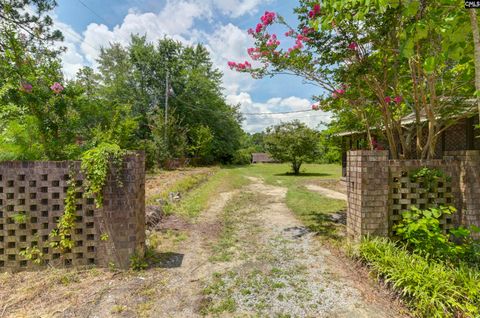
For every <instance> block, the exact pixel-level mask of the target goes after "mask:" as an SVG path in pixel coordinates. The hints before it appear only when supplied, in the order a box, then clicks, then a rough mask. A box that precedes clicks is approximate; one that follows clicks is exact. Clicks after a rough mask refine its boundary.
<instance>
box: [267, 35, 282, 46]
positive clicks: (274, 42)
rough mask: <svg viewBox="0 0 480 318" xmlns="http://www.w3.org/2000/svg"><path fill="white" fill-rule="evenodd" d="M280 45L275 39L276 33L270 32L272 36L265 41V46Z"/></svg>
mask: <svg viewBox="0 0 480 318" xmlns="http://www.w3.org/2000/svg"><path fill="white" fill-rule="evenodd" d="M279 45H280V41H278V40H277V35H276V34H272V36H271V37H270V39H269V40H268V42H267V46H275V47H277V46H279Z"/></svg>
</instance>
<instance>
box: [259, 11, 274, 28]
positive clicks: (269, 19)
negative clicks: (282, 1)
mask: <svg viewBox="0 0 480 318" xmlns="http://www.w3.org/2000/svg"><path fill="white" fill-rule="evenodd" d="M275 18H276V14H275V12H269V11H265V14H264V15H263V16H262V17H261V18H260V20H261V21H262V24H263V25H264V26H267V25H270V24H272V23H273V21H274V20H275Z"/></svg>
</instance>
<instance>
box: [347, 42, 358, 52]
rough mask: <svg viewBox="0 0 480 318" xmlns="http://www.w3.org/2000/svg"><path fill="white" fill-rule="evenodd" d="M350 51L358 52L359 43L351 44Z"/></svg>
mask: <svg viewBox="0 0 480 318" xmlns="http://www.w3.org/2000/svg"><path fill="white" fill-rule="evenodd" d="M348 49H349V50H352V51H356V50H358V44H357V42H352V43H350V44H349V45H348Z"/></svg>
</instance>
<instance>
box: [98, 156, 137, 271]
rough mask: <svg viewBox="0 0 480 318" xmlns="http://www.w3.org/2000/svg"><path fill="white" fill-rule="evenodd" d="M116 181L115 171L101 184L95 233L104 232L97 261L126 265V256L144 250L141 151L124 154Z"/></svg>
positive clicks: (127, 263) (105, 263) (121, 266)
mask: <svg viewBox="0 0 480 318" xmlns="http://www.w3.org/2000/svg"><path fill="white" fill-rule="evenodd" d="M122 170H123V171H121V172H120V175H121V182H122V184H121V186H119V185H118V183H117V179H116V175H115V172H114V173H111V174H110V175H109V179H108V182H107V185H106V186H105V188H104V193H103V194H104V204H103V208H102V209H101V215H99V217H98V219H97V223H99V227H98V230H99V233H98V235H99V236H101V235H102V234H106V235H108V239H106V240H104V241H101V242H100V243H99V247H98V253H97V255H98V263H99V265H100V266H108V265H109V264H110V263H113V264H114V265H115V266H116V267H120V268H128V267H129V266H130V257H131V256H132V255H134V254H138V255H140V256H143V254H144V250H145V154H144V153H136V154H131V155H128V156H126V158H125V161H124V168H123V169H122Z"/></svg>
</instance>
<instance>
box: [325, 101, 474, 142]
mask: <svg viewBox="0 0 480 318" xmlns="http://www.w3.org/2000/svg"><path fill="white" fill-rule="evenodd" d="M468 102H470V103H473V102H472V100H468ZM476 113H478V109H477V107H476V105H473V104H472V107H470V108H468V109H465V110H464V111H463V112H460V113H459V114H458V115H457V116H455V117H453V118H462V117H463V118H464V117H465V116H468V115H471V116H473V115H475V114H476ZM438 118H440V116H439V117H438ZM427 120H428V118H427V116H426V115H425V111H424V110H423V109H422V111H421V112H420V122H421V123H423V122H426V121H427ZM416 121H417V119H416V114H415V113H414V112H411V113H410V114H408V115H406V116H404V117H403V118H402V119H401V124H402V126H408V125H411V124H414V123H415V122H416ZM375 129H376V127H373V128H372V130H375ZM364 133H365V131H359V130H352V131H345V132H341V133H337V134H334V136H338V137H345V136H352V135H359V134H364Z"/></svg>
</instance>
